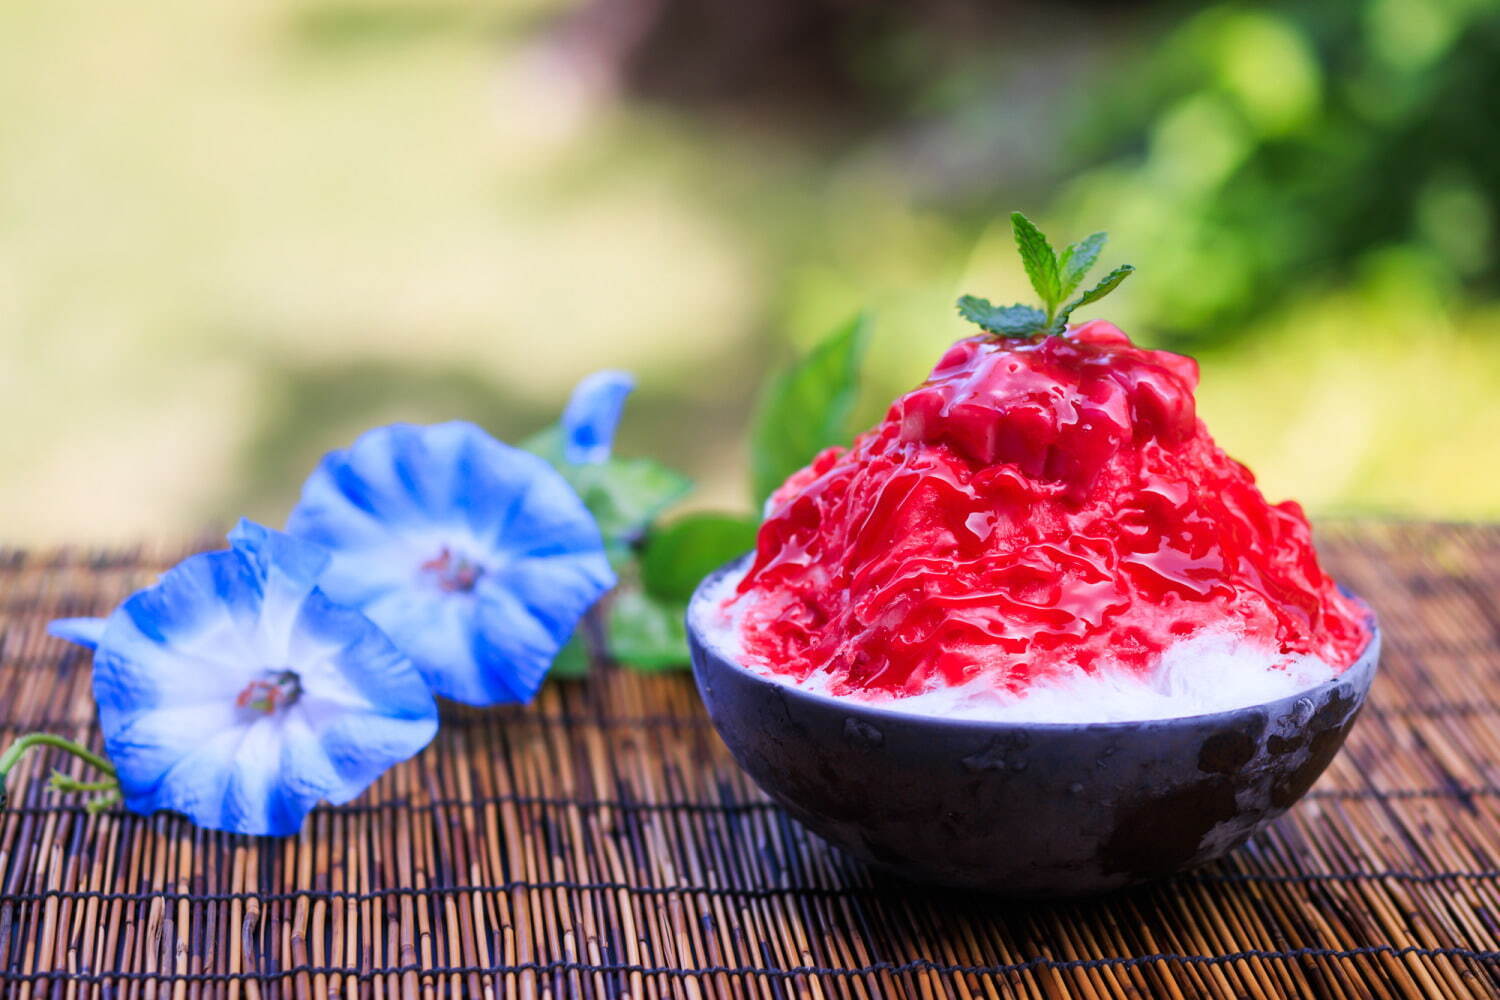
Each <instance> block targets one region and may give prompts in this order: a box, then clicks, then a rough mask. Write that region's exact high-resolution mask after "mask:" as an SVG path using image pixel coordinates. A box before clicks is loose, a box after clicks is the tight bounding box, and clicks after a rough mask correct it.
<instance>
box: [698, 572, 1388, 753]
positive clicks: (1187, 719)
mask: <svg viewBox="0 0 1500 1000" xmlns="http://www.w3.org/2000/svg"><path fill="white" fill-rule="evenodd" d="M754 555H755V552H754V550H751V551H750V552H747V553H745V554H743V555H740V556H737V557H735V558H734V559H731V560H730V561H729V562H727V563H725V564H724V565H722V566H720V567H719V568H717V569H715V570H714V571H713V572H711V573H709V574H708V575H707V576H705V577H704V578H703V579H702V580H700V581H699V582H698V586H697V587H696V588H694V590H693V596H692V597H691V598H690V599H689V600H688V606H687V611H686V613H685V616H684V617H685V619H686V625H687V633H688V638H689V651H690V653H692V659H693V672H694V674H695V675H696V674H698V673H699V669H700V668H699V666H698V659H699V655H700V650H701V652H702V654H703V655H707V656H712V657H714V658H716V659H718V660H720V661H722V662H723V663H724V664H725V665H727V666H729V667H730V668H732V670H733V671H734V672H735V673H737V674H739V675H740V676H741V677H743V678H745V679H748V680H750V681H753V682H755V683H756V684H758V685H762V686H765V687H768V688H773V689H775V690H776V691H778V692H781V693H783V694H784V695H785V696H787V697H790V698H792V699H794V700H799V701H803V702H806V703H808V704H810V705H813V706H815V707H817V708H819V709H824V710H829V711H835V710H836V711H838V712H842V713H844V714H845V715H862V716H866V717H868V718H870V719H872V720H874V721H878V722H881V723H884V724H886V725H892V724H901V723H905V724H908V725H911V724H921V725H933V726H937V727H938V728H942V729H955V730H958V729H968V730H976V729H978V730H984V731H987V732H994V733H1004V732H1021V731H1028V732H1036V731H1043V732H1053V733H1060V732H1064V731H1071V730H1079V729H1087V730H1091V731H1096V732H1107V731H1109V730H1120V731H1125V730H1134V729H1140V728H1141V727H1142V726H1177V725H1181V726H1196V725H1203V724H1205V723H1208V722H1210V721H1213V720H1230V719H1237V718H1239V717H1241V716H1243V715H1245V714H1246V713H1250V712H1267V713H1268V714H1269V712H1270V711H1271V710H1272V709H1274V708H1275V707H1276V706H1279V705H1283V704H1287V705H1290V704H1293V703H1295V702H1297V701H1299V700H1301V699H1303V698H1312V699H1314V701H1316V700H1317V696H1318V695H1319V694H1321V693H1324V692H1330V691H1332V690H1333V689H1334V688H1336V687H1339V686H1346V685H1350V684H1354V685H1355V686H1360V687H1363V688H1364V689H1365V691H1364V694H1362V695H1361V696H1360V698H1359V699H1358V702H1359V704H1361V705H1362V704H1363V702H1364V698H1365V696H1366V695H1368V688H1369V682H1372V681H1373V680H1374V675H1375V672H1376V670H1377V668H1378V667H1379V663H1380V648H1381V632H1380V622H1379V619H1378V618H1377V616H1376V614H1375V610H1374V608H1372V607H1370V605H1369V603H1368V602H1366V601H1365V600H1364V599H1363V598H1362V597H1360V596H1359V595H1358V594H1355V593H1354V592H1353V591H1351V590H1349V589H1348V588H1346V587H1344V586H1343V585H1342V584H1338V583H1337V581H1335V583H1336V585H1337V586H1338V588H1339V590H1340V592H1342V593H1343V594H1344V596H1346V597H1348V598H1350V599H1351V600H1353V601H1355V602H1356V603H1358V605H1359V606H1360V607H1361V608H1363V609H1364V612H1365V624H1366V626H1367V627H1368V629H1369V631H1370V638H1369V639H1368V640H1367V641H1366V642H1365V646H1364V648H1363V649H1362V650H1360V652H1359V655H1358V656H1357V657H1355V659H1354V662H1353V663H1351V664H1349V666H1348V667H1346V668H1345V669H1344V670H1343V671H1342V672H1341V673H1339V674H1337V675H1335V676H1333V677H1330V678H1329V679H1328V680H1326V681H1323V682H1321V683H1319V684H1315V685H1313V686H1312V687H1310V688H1303V689H1302V690H1300V691H1293V692H1291V693H1289V694H1285V695H1282V696H1280V697H1278V698H1273V699H1271V700H1270V701H1263V702H1252V703H1250V704H1247V705H1241V706H1238V707H1236V708H1227V709H1221V710H1219V711H1217V712H1200V713H1197V714H1195V715H1173V716H1168V717H1165V718H1155V719H1115V720H1112V721H1107V722H1032V721H1025V720H1016V719H975V718H958V717H953V716H946V715H927V714H923V713H920V712H907V711H902V710H901V709H893V708H885V707H882V706H880V705H871V704H868V703H865V702H858V701H854V700H852V699H848V698H839V697H835V696H834V695H828V694H820V693H818V692H816V691H807V690H804V689H802V688H800V687H796V686H795V685H793V684H791V683H788V682H786V681H781V680H777V679H775V678H772V677H768V676H766V675H765V674H761V673H757V672H756V671H754V670H751V669H750V668H749V667H747V666H745V665H744V664H743V663H741V662H739V660H738V658H737V657H733V656H730V655H729V653H728V651H727V650H725V649H723V648H722V646H721V645H720V644H718V643H715V642H713V641H711V640H710V639H709V638H708V637H707V636H705V635H704V634H702V633H701V632H700V631H699V630H698V627H697V623H696V618H697V617H698V613H699V612H698V609H699V607H700V606H701V604H702V602H703V601H705V600H707V594H708V589H709V588H710V587H711V586H713V585H714V584H715V583H717V582H718V581H719V580H720V579H722V578H723V577H724V576H726V575H728V574H729V573H732V572H734V571H735V570H737V569H738V568H739V567H740V566H741V565H742V564H744V563H746V562H748V561H749V560H750V559H751V558H752V557H754ZM1366 674H1367V675H1368V678H1366V677H1365V676H1363V675H1366Z"/></svg>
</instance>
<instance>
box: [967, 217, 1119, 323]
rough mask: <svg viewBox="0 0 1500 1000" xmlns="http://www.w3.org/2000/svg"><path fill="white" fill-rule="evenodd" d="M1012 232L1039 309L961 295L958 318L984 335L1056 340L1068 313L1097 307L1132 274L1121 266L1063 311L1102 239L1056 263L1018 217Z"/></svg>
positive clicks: (1043, 240)
mask: <svg viewBox="0 0 1500 1000" xmlns="http://www.w3.org/2000/svg"><path fill="white" fill-rule="evenodd" d="M1010 222H1011V227H1012V228H1013V229H1014V230H1015V234H1016V247H1017V249H1019V250H1020V251H1021V263H1022V264H1023V265H1025V267H1026V276H1027V277H1028V278H1030V279H1031V287H1032V288H1034V289H1036V293H1037V294H1038V295H1040V296H1041V297H1042V305H1043V306H1044V307H1045V308H1044V309H1037V308H1035V307H1033V306H1023V305H1014V306H996V305H994V304H992V303H991V302H990V300H989V299H981V298H976V297H975V296H973V295H965V296H963V297H962V298H960V299H959V300H958V313H959V315H960V316H962V317H963V318H964V319H966V320H968V321H969V322H971V323H976V324H978V325H979V326H980V327H982V328H983V329H984V330H986V331H987V332H989V333H993V334H996V335H997V336H1002V337H1015V336H1028V335H1031V334H1036V333H1046V334H1061V333H1064V332H1066V331H1067V329H1068V317H1069V316H1071V315H1072V313H1073V310H1074V309H1077V308H1078V307H1080V306H1086V305H1088V304H1089V303H1090V302H1097V301H1099V300H1100V299H1102V298H1104V296H1106V295H1108V294H1109V293H1110V292H1112V291H1114V290H1115V289H1116V288H1117V287H1119V284H1120V282H1122V281H1124V280H1125V279H1126V278H1128V277H1129V276H1130V275H1131V274H1132V273H1133V272H1134V271H1135V268H1133V267H1131V266H1130V265H1129V264H1124V265H1121V266H1120V267H1117V268H1115V269H1114V270H1113V271H1111V272H1109V273H1108V274H1106V275H1105V276H1104V280H1103V281H1100V282H1099V283H1098V284H1097V285H1095V286H1094V287H1093V288H1090V289H1089V290H1088V291H1086V292H1084V293H1083V294H1082V295H1080V296H1078V298H1076V299H1074V300H1073V301H1072V302H1069V303H1068V304H1067V305H1065V306H1064V305H1062V304H1061V303H1062V301H1063V300H1064V299H1065V298H1067V297H1068V296H1069V295H1071V294H1073V291H1074V289H1076V288H1077V287H1078V286H1079V285H1080V284H1082V283H1083V279H1084V276H1085V275H1087V274H1088V272H1089V270H1090V269H1091V268H1092V267H1093V266H1094V265H1095V264H1096V263H1097V262H1098V260H1099V254H1100V252H1102V251H1103V250H1104V243H1105V240H1107V239H1108V236H1107V235H1106V234H1104V233H1094V234H1093V235H1091V236H1086V237H1084V238H1083V239H1081V240H1079V241H1078V242H1077V243H1070V244H1068V246H1066V247H1064V248H1063V252H1062V256H1061V257H1059V256H1058V255H1057V254H1056V253H1055V252H1054V251H1053V249H1052V244H1050V243H1048V242H1047V237H1045V236H1043V235H1042V231H1041V230H1040V229H1038V228H1037V227H1036V226H1035V225H1033V224H1032V222H1031V220H1030V219H1028V218H1026V216H1024V215H1022V214H1021V213H1020V212H1012V213H1011V214H1010Z"/></svg>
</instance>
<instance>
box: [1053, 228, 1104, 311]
mask: <svg viewBox="0 0 1500 1000" xmlns="http://www.w3.org/2000/svg"><path fill="white" fill-rule="evenodd" d="M1107 239H1109V236H1108V235H1107V234H1105V233H1095V234H1094V235H1092V236H1086V237H1084V238H1083V239H1081V240H1079V241H1078V242H1077V243H1070V244H1068V247H1067V249H1065V250H1064V251H1063V252H1062V257H1061V258H1060V259H1059V260H1058V262H1057V269H1058V271H1059V281H1060V282H1061V288H1060V291H1061V293H1062V294H1061V295H1059V296H1058V298H1063V297H1065V296H1068V295H1071V294H1073V289H1075V288H1077V287H1078V286H1079V285H1081V284H1082V283H1083V276H1084V275H1086V274H1088V273H1089V269H1090V268H1092V267H1093V266H1094V265H1095V264H1096V263H1098V261H1099V253H1100V251H1102V250H1103V249H1104V241H1105V240H1107Z"/></svg>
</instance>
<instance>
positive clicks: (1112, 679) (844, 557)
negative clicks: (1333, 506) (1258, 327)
mask: <svg viewBox="0 0 1500 1000" xmlns="http://www.w3.org/2000/svg"><path fill="white" fill-rule="evenodd" d="M1018 235H1022V234H1021V232H1020V226H1019V223H1018ZM1038 235H1039V234H1038ZM1085 242H1088V241H1085ZM1098 243H1102V237H1101V238H1099V239H1098ZM1080 246H1082V244H1080ZM1022 249H1023V255H1024V253H1025V250H1026V247H1025V244H1024V242H1023V244H1022ZM1075 249H1077V248H1069V250H1068V251H1067V252H1066V253H1065V254H1064V255H1063V257H1062V264H1060V265H1058V264H1056V263H1055V264H1054V266H1055V268H1059V267H1060V268H1064V269H1065V268H1066V264H1067V258H1068V257H1069V256H1070V255H1071V254H1072V253H1073V252H1074V250H1075ZM1091 249H1092V253H1093V254H1094V255H1095V256H1097V252H1098V250H1097V245H1096V246H1094V247H1092V248H1091ZM1049 252H1050V248H1049ZM1053 260H1054V262H1056V261H1057V260H1058V258H1056V257H1054V258H1053ZM1028 263H1029V262H1028ZM1089 263H1092V260H1091V259H1090V261H1089ZM1120 270H1121V271H1125V273H1128V270H1126V269H1120ZM1116 273H1120V272H1119V271H1117V272H1116ZM1121 276H1122V277H1123V275H1121ZM1044 277H1045V276H1044ZM1080 277H1081V275H1080ZM1066 280H1067V275H1066V273H1065V271H1061V272H1058V273H1055V274H1054V281H1056V282H1058V283H1064V284H1065V283H1066ZM1108 280H1109V279H1106V281H1108ZM1035 281H1036V275H1035V274H1033V282H1034V283H1035ZM1073 283H1074V284H1075V285H1076V280H1075V281H1074V282H1073ZM1115 284H1118V280H1116V281H1115ZM1110 287H1113V286H1112V285H1111V286H1110ZM1039 290H1041V289H1040V288H1039ZM1056 290H1057V285H1056V284H1054V285H1052V286H1051V291H1053V292H1055V291H1056ZM1107 290H1108V289H1106V291H1107ZM1096 297H1097V296H1096ZM1044 301H1046V302H1047V303H1048V310H1047V312H1046V313H1045V314H1043V313H1042V311H1041V310H1035V309H1029V307H1022V306H1013V307H1008V308H1007V309H995V308H994V307H991V306H989V304H988V303H987V302H983V301H982V300H973V299H965V300H962V302H961V308H962V311H964V312H965V315H967V316H969V317H970V318H974V319H977V320H978V321H980V322H981V325H984V326H985V328H986V332H984V333H982V334H980V335H977V336H972V337H968V338H966V339H963V340H960V341H958V342H957V343H956V344H954V345H953V346H952V347H951V348H950V349H949V350H948V351H947V353H946V354H944V356H943V357H942V358H941V359H940V360H939V361H938V363H937V366H936V367H935V368H934V369H933V370H932V374H931V375H930V376H929V377H928V378H927V380H926V381H925V382H923V383H922V384H921V385H919V386H917V387H916V388H915V389H913V390H911V391H910V392H908V393H906V394H905V395H903V396H901V397H900V398H898V399H897V400H896V401H895V402H894V403H893V404H892V405H891V407H890V409H889V411H888V412H887V414H886V416H885V419H884V420H882V421H881V422H880V423H878V424H877V425H876V426H874V427H872V428H871V429H869V430H868V431H866V432H865V433H863V434H861V435H859V436H858V437H857V438H856V439H855V441H854V442H853V444H852V446H850V447H849V448H831V449H829V450H827V451H825V452H823V453H822V454H820V455H818V456H817V458H816V459H815V460H814V461H813V462H812V464H810V465H809V466H807V467H806V468H804V469H802V470H801V471H800V472H798V473H796V474H795V475H793V476H792V477H791V478H789V479H788V480H787V481H786V483H785V484H784V485H783V486H782V487H781V488H780V489H779V490H778V491H777V492H776V493H775V494H774V495H773V496H772V498H771V499H770V501H769V503H768V505H767V516H766V519H765V523H764V524H763V526H762V527H761V529H760V533H759V538H758V544H757V547H756V551H755V553H754V556H753V558H752V559H750V560H748V561H747V563H746V565H744V566H742V567H740V568H739V569H738V570H737V571H735V572H732V573H730V574H728V575H726V576H725V577H723V578H721V579H720V580H719V582H718V583H717V585H716V586H717V588H718V591H717V593H716V595H715V596H716V597H717V599H716V600H713V601H704V602H700V605H699V610H697V611H696V612H695V614H696V615H697V619H698V620H697V621H695V625H696V627H697V628H698V629H699V630H700V631H701V632H702V633H703V634H704V635H705V636H707V637H708V638H709V640H710V641H711V642H713V643H715V644H716V645H718V646H720V647H722V649H723V651H724V652H725V653H726V654H727V655H729V656H730V657H731V658H732V659H734V660H736V661H737V662H740V663H742V664H743V665H744V666H746V667H747V668H749V669H750V670H752V671H754V672H756V673H759V674H761V675H763V676H766V677H769V678H772V679H774V680H777V681H779V682H782V683H786V684H789V685H793V686H796V687H799V688H802V689H804V690H809V691H813V692H818V693H821V694H824V695H828V696H831V697H835V698H841V699H852V700H856V701H860V702H864V703H867V704H870V705H873V706H878V707H881V708H885V709H889V710H895V711H903V712H916V713H921V714H928V715H937V716H948V717H955V718H969V719H996V720H1016V721H1030V722H1106V721H1126V720H1140V719H1153V718H1171V717H1181V716H1189V715H1197V714H1203V713H1207V712H1215V711H1221V710H1227V709H1231V708H1237V707H1242V706H1246V705H1252V704H1258V703H1261V702H1266V701H1270V700H1273V699H1276V698H1280V697H1283V696H1286V695H1289V694H1294V693H1296V692H1299V691H1302V690H1306V689H1308V688H1311V687H1313V686H1316V685H1318V684H1320V683H1322V682H1325V681H1327V680H1329V679H1330V678H1332V677H1335V676H1337V675H1338V674H1340V673H1342V672H1343V671H1344V670H1345V669H1347V668H1348V667H1349V666H1350V665H1351V664H1353V663H1354V662H1355V660H1356V659H1357V658H1358V657H1359V655H1360V653H1361V652H1362V651H1363V650H1364V648H1365V646H1366V644H1367V643H1368V641H1369V639H1370V632H1369V628H1368V625H1367V612H1366V610H1365V609H1364V608H1363V606H1362V605H1360V604H1358V603H1357V602H1356V601H1355V600H1353V599H1351V598H1349V597H1347V596H1345V595H1344V594H1343V593H1342V592H1341V591H1340V590H1339V589H1338V587H1337V586H1336V585H1335V584H1334V582H1333V581H1332V580H1331V579H1330V578H1329V576H1328V575H1327V574H1326V573H1325V572H1324V571H1323V569H1322V568H1321V566H1320V565H1319V563H1318V558H1317V554H1316V552H1315V551H1314V549H1313V544H1312V538H1311V531H1310V529H1309V526H1308V522H1307V519H1306V517H1305V516H1304V514H1303V512H1302V509H1301V508H1300V507H1299V506H1298V505H1297V504H1296V503H1294V502H1292V501H1285V502H1282V503H1277V504H1272V503H1269V502H1268V501H1267V500H1266V499H1265V498H1264V497H1263V496H1262V495H1261V492H1260V490H1259V489H1258V488H1257V487H1256V485H1255V479H1254V476H1253V475H1252V474H1251V473H1250V471H1249V470H1248V469H1247V468H1245V467H1244V466H1243V465H1241V464H1240V463H1238V462H1236V461H1235V460H1234V459H1232V458H1230V457H1229V456H1228V455H1226V454H1225V453H1224V452H1223V450H1222V449H1220V448H1219V447H1218V446H1217V445H1216V444H1215V443H1214V441H1213V438H1212V437H1211V436H1210V435H1209V432H1208V429H1207V428H1206V427H1205V426H1204V424H1203V421H1202V420H1200V419H1199V418H1198V415H1197V412H1196V406H1195V400H1194V390H1195V388H1196V386H1197V384H1198V369H1197V365H1196V363H1195V362H1194V361H1193V360H1192V359H1190V358H1187V357H1183V356H1180V355H1177V354H1172V353H1169V352H1166V351H1156V350H1146V349H1144V348H1141V347H1137V346H1136V345H1134V344H1133V343H1132V342H1131V341H1130V339H1129V338H1128V337H1127V336H1126V335H1125V334H1124V333H1122V332H1121V331H1120V330H1119V329H1117V328H1116V327H1114V326H1113V325H1111V324H1109V323H1107V322H1103V321H1093V322H1089V323H1083V324H1081V325H1074V326H1069V325H1067V313H1068V311H1070V310H1062V311H1061V312H1060V319H1059V315H1058V310H1056V309H1055V308H1054V307H1053V303H1052V298H1051V297H1049V296H1047V295H1045V294H1044ZM1075 304H1077V303H1075ZM1018 310H1020V311H1021V312H1017V311H1018ZM1027 310H1029V311H1027ZM1043 316H1045V320H1044V321H1043V320H1042V317H1043ZM1027 321H1031V327H1032V328H1028V326H1027ZM705 609H706V610H705Z"/></svg>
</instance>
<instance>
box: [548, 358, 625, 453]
mask: <svg viewBox="0 0 1500 1000" xmlns="http://www.w3.org/2000/svg"><path fill="white" fill-rule="evenodd" d="M634 388H635V378H634V377H633V376H632V375H631V374H630V373H629V372H617V371H599V372H594V373H593V374H592V375H585V376H584V377H583V378H582V379H581V380H580V381H579V383H578V385H577V386H575V387H574V388H573V395H572V396H571V397H570V398H569V399H568V405H567V407H566V408H565V409H564V410H563V415H562V429H563V457H564V458H565V459H567V460H568V461H569V462H571V463H573V464H574V465H596V464H598V463H599V462H603V461H606V460H607V459H608V458H609V450H610V446H611V445H612V444H613V443H614V439H615V428H616V427H618V426H619V423H620V414H621V413H622V412H623V411H624V409H625V399H626V397H628V396H629V395H630V392H631V390H632V389H634Z"/></svg>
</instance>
